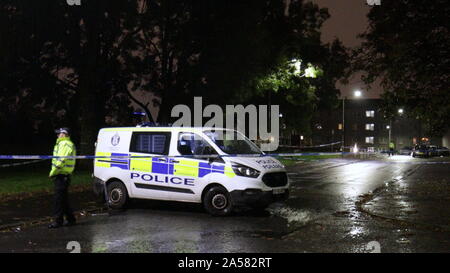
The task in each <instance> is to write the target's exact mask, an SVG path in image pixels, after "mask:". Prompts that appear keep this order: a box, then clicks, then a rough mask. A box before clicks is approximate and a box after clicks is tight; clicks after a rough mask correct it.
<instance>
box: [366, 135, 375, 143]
mask: <svg viewBox="0 0 450 273" xmlns="http://www.w3.org/2000/svg"><path fill="white" fill-rule="evenodd" d="M373 142H374V137H373V136H369V137H366V143H370V144H373Z"/></svg>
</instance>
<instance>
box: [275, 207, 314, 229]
mask: <svg viewBox="0 0 450 273" xmlns="http://www.w3.org/2000/svg"><path fill="white" fill-rule="evenodd" d="M268 210H269V212H270V213H271V214H272V215H274V216H278V217H281V218H284V219H286V220H287V222H288V226H297V227H298V226H305V225H306V224H308V223H309V222H311V221H312V220H313V219H314V215H313V213H312V212H311V211H308V210H299V209H294V208H290V207H281V206H280V207H274V208H269V209H268Z"/></svg>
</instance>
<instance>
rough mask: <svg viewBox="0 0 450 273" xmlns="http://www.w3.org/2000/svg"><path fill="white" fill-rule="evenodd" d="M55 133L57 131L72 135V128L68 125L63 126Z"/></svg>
mask: <svg viewBox="0 0 450 273" xmlns="http://www.w3.org/2000/svg"><path fill="white" fill-rule="evenodd" d="M55 133H57V134H61V133H64V134H66V135H70V129H69V128H67V127H62V128H59V129H56V130H55Z"/></svg>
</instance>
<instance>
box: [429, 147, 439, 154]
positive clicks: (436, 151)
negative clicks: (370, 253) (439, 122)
mask: <svg viewBox="0 0 450 273" xmlns="http://www.w3.org/2000/svg"><path fill="white" fill-rule="evenodd" d="M428 155H429V156H439V151H438V147H437V146H436V145H430V146H428Z"/></svg>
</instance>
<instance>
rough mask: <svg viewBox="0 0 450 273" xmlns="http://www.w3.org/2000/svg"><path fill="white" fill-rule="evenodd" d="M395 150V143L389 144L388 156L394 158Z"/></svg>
mask: <svg viewBox="0 0 450 273" xmlns="http://www.w3.org/2000/svg"><path fill="white" fill-rule="evenodd" d="M394 149H395V144H394V142H392V141H391V142H389V153H388V156H393V155H394Z"/></svg>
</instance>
